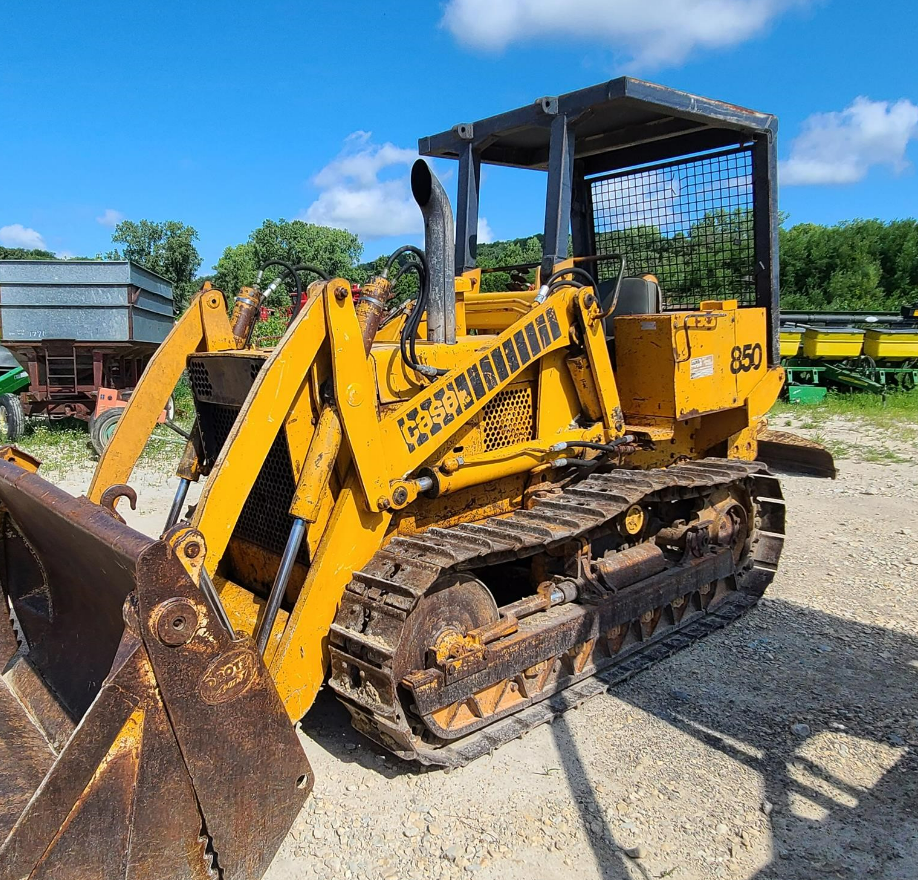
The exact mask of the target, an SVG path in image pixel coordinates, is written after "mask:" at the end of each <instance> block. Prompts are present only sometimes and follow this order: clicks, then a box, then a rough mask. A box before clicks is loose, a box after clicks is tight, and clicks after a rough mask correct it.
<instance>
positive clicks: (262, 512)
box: [197, 401, 309, 565]
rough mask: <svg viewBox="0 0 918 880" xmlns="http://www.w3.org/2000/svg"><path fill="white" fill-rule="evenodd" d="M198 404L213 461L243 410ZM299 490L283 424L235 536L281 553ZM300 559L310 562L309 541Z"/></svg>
mask: <svg viewBox="0 0 918 880" xmlns="http://www.w3.org/2000/svg"><path fill="white" fill-rule="evenodd" d="M197 408H198V418H199V419H200V422H201V433H202V436H203V438H204V449H205V451H206V453H207V458H208V460H209V461H213V460H214V459H216V457H217V456H218V455H219V454H220V450H221V449H222V448H223V444H224V443H225V442H226V438H227V437H228V436H229V432H230V431H231V430H232V427H233V424H234V422H235V421H236V416H237V414H238V412H239V410H238V409H237V408H236V407H232V406H223V405H221V404H216V403H205V402H203V401H198V407H197ZM295 491H296V486H295V485H294V482H293V470H292V468H291V466H290V450H289V448H288V446H287V435H286V433H285V432H284V430H283V428H282V429H281V430H280V431H278V433H277V437H275V439H274V443H273V445H272V446H271V451H270V452H269V453H268V457H267V458H266V459H265V462H264V465H263V467H262V469H261V472H260V473H259V474H258V477H257V478H256V480H255V485H254V486H253V487H252V491H251V493H250V494H249V497H248V498H247V499H246V502H245V505H244V506H243V508H242V514H241V515H240V517H239V521H238V522H237V523H236V528H235V529H234V530H233V537H238V538H240V539H242V540H244V541H248V542H249V543H250V544H255V545H256V546H258V547H261V548H263V549H264V550H268V551H270V552H272V553H276V554H277V555H280V554H281V553H282V552H283V550H284V546H285V545H286V543H287V538H288V536H289V535H290V528H291V526H292V525H293V517H292V516H290V514H289V512H288V511H289V510H290V503H291V502H292V501H293V493H294V492H295ZM297 559H298V561H300V562H302V563H303V564H304V565H306V564H308V561H309V557H308V550H307V547H306V543H305V542H304V543H303V545H302V547H301V548H300V552H299V555H298V556H297Z"/></svg>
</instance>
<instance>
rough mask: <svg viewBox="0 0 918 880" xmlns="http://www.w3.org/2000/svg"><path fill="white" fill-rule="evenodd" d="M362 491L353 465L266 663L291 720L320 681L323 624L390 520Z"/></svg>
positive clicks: (307, 704) (323, 663)
mask: <svg viewBox="0 0 918 880" xmlns="http://www.w3.org/2000/svg"><path fill="white" fill-rule="evenodd" d="M363 494H364V493H363V490H362V487H361V485H360V479H359V477H358V476H357V474H356V472H355V471H352V472H351V475H350V478H349V479H348V481H347V483H346V484H345V486H344V487H343V489H342V490H341V493H340V494H339V495H338V500H337V502H336V503H335V508H334V511H333V512H332V516H331V519H330V521H329V523H328V527H327V528H326V529H325V533H324V535H323V537H322V540H321V542H320V543H319V547H318V549H317V551H316V554H315V557H314V559H313V560H312V565H310V567H309V574H308V575H307V577H306V581H305V583H304V584H303V587H302V589H301V590H300V594H299V597H298V598H297V601H296V605H295V606H294V608H293V612H292V613H291V614H290V618H289V620H288V621H287V628H286V629H285V630H284V636H283V638H282V639H281V643H280V646H279V647H278V649H277V653H276V654H275V655H274V657H273V658H272V660H271V663H270V667H269V668H270V670H271V675H272V676H273V678H274V681H275V683H276V685H277V690H278V692H279V693H280V696H281V699H282V700H283V701H284V706H285V707H286V709H287V714H288V715H289V716H290V719H291V720H292V721H298V720H299V719H300V718H302V716H303V715H305V714H306V712H307V711H308V709H309V708H310V706H312V703H313V700H315V696H316V694H317V693H318V691H319V688H320V687H321V686H322V682H323V680H324V678H325V669H326V667H327V664H328V644H327V641H328V630H329V628H330V627H331V624H332V620H333V619H334V617H335V612H336V611H337V609H338V602H339V601H340V599H341V594H342V593H343V592H344V589H345V587H346V586H347V584H348V582H349V581H350V579H351V573H352V572H354V571H356V570H357V569H359V568H361V567H362V566H364V565H366V564H367V562H369V560H370V558H371V557H372V556H373V554H374V553H375V552H376V551H377V550H378V549H379V548H380V547H381V546H382V543H383V539H384V537H385V534H386V529H387V528H388V526H389V522H390V520H391V515H390V514H389V513H386V512H379V513H374V512H372V511H370V510H367V508H366V506H365V505H364V503H363V500H362V498H363Z"/></svg>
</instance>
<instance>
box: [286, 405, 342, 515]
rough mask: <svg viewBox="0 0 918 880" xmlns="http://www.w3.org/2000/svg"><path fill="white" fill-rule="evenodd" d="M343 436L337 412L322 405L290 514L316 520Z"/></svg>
mask: <svg viewBox="0 0 918 880" xmlns="http://www.w3.org/2000/svg"><path fill="white" fill-rule="evenodd" d="M342 437H343V430H342V427H341V419H340V418H339V417H338V413H337V412H336V410H335V409H334V408H333V407H331V406H325V407H323V409H322V412H321V413H320V415H319V420H318V422H317V423H316V428H315V432H314V433H313V435H312V443H310V444H309V451H308V452H307V453H306V458H305V464H304V467H303V470H302V473H301V474H300V478H299V481H298V482H297V486H296V492H295V493H294V495H293V502H292V503H291V505H290V513H291V515H292V516H295V517H298V518H299V519H302V520H305V521H306V522H308V523H314V522H318V521H319V511H320V510H321V509H322V498H323V496H324V495H325V493H327V492H328V483H329V480H330V479H331V474H332V471H333V469H334V467H335V461H336V460H337V458H338V451H339V450H340V449H341V440H342Z"/></svg>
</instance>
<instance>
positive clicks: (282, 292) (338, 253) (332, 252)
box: [214, 219, 363, 306]
mask: <svg viewBox="0 0 918 880" xmlns="http://www.w3.org/2000/svg"><path fill="white" fill-rule="evenodd" d="M362 253H363V245H362V244H361V243H360V239H359V238H357V236H356V235H354V234H352V233H350V232H347V231H346V230H343V229H332V228H331V227H329V226H317V225H315V224H314V223H305V222H303V221H302V220H284V219H280V220H265V222H264V223H262V225H261V226H259V227H258V229H255V230H254V231H253V232H252V233H251V235H249V239H248V241H246V242H244V243H243V244H238V245H235V246H233V247H228V248H226V250H225V251H223V255H222V256H221V257H220V259H219V260H218V261H217V265H216V266H214V272H215V275H214V284H215V285H216V286H217V287H219V288H220V289H221V290H222V291H223V292H224V293H225V294H226V295H227V297H230V298H232V297H233V296H234V295H235V293H236V292H237V291H238V290H239V288H240V287H243V286H247V285H251V284H253V283H254V281H255V275H256V273H257V272H258V268H259V267H260V266H263V265H264V264H265V263H267V262H268V261H269V260H283V261H284V262H286V263H290V264H291V265H294V266H295V265H299V264H303V263H308V264H311V265H314V266H317V267H318V268H320V269H323V270H325V272H327V273H328V274H329V275H330V276H332V277H335V276H341V277H343V278H347V279H349V280H359V279H356V278H355V277H354V275H355V268H356V264H357V261H358V260H359V259H360V256H361V254H362ZM280 271H282V270H280V269H278V268H276V267H274V268H271V269H269V270H267V271H266V272H265V275H264V282H265V283H267V282H270V281H272V280H273V279H274V278H276V277H277V275H278V273H279V272H280ZM315 280H316V276H315V275H310V274H308V273H304V274H303V275H302V276H301V281H302V283H303V285H304V286H305V285H308V284H310V283H311V282H312V281H315ZM289 291H290V286H289V285H288V284H287V283H286V282H285V284H284V285H283V286H282V287H281V288H279V289H278V292H277V294H276V295H275V298H274V300H273V301H272V302H271V303H270V305H274V306H279V305H286V303H287V302H288V298H289Z"/></svg>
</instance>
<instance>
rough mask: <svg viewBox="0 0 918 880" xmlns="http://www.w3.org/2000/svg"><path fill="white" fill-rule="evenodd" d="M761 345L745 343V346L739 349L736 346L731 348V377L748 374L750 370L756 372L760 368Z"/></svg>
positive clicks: (758, 343) (759, 343)
mask: <svg viewBox="0 0 918 880" xmlns="http://www.w3.org/2000/svg"><path fill="white" fill-rule="evenodd" d="M762 358H763V351H762V343H761V342H756V343H754V344H753V343H751V342H747V343H746V345H744V346H742V347H740V346H738V345H734V346H733V351H731V352H730V372H731V373H733V375H734V376H735V375H737V374H738V373H748V372H749V371H750V370H757V369H758V368H759V367H761V366H762Z"/></svg>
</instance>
